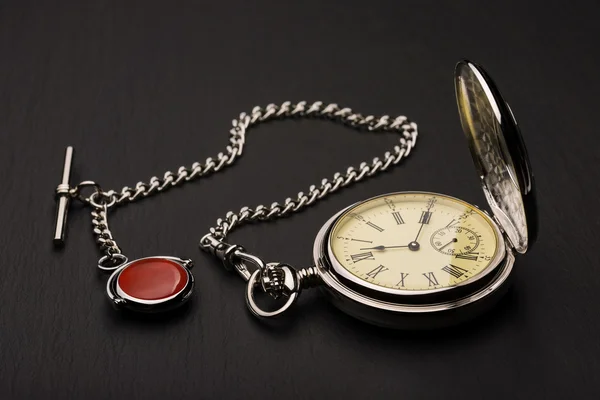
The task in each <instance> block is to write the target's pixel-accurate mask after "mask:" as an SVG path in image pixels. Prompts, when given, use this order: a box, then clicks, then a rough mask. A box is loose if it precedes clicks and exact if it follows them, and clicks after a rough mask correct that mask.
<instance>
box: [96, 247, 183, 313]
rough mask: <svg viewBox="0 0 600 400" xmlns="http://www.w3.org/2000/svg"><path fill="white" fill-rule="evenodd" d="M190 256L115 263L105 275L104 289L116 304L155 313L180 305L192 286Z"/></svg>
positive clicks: (150, 258) (133, 309)
mask: <svg viewBox="0 0 600 400" xmlns="http://www.w3.org/2000/svg"><path fill="white" fill-rule="evenodd" d="M190 268H192V261H191V260H182V259H180V258H176V257H146V258H140V259H138V260H133V261H130V262H127V263H125V264H123V265H122V266H120V267H118V268H117V269H116V270H115V271H114V272H113V273H112V275H111V276H110V278H108V282H107V284H106V292H107V294H108V297H109V299H110V300H111V301H112V302H113V304H114V305H115V306H116V307H117V308H126V309H129V310H132V311H137V312H145V313H154V312H162V311H168V310H171V309H173V308H176V307H179V306H180V305H182V304H184V303H185V302H186V301H187V300H189V298H190V296H191V294H192V291H193V289H194V276H193V275H192V273H191V272H190Z"/></svg>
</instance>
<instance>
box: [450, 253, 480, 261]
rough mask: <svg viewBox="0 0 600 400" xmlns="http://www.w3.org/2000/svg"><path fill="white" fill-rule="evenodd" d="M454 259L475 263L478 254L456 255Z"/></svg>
mask: <svg viewBox="0 0 600 400" xmlns="http://www.w3.org/2000/svg"><path fill="white" fill-rule="evenodd" d="M454 257H456V258H462V259H463V260H469V261H477V258H478V257H479V253H468V254H456V255H455V256H454Z"/></svg>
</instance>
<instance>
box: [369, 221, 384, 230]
mask: <svg viewBox="0 0 600 400" xmlns="http://www.w3.org/2000/svg"><path fill="white" fill-rule="evenodd" d="M367 225H369V226H370V227H371V228H373V229H377V230H378V231H379V232H383V228H381V227H379V226H377V225H375V224H374V223H372V222H371V221H369V222H367Z"/></svg>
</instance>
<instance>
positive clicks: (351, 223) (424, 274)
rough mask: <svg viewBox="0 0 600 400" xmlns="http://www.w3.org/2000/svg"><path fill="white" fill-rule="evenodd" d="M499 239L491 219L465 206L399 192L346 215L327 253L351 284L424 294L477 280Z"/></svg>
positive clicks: (434, 196)
mask: <svg viewBox="0 0 600 400" xmlns="http://www.w3.org/2000/svg"><path fill="white" fill-rule="evenodd" d="M500 240H502V239H501V238H500V237H499V232H498V230H497V228H495V226H494V225H493V222H492V221H491V220H490V218H489V217H488V216H486V215H485V214H484V213H482V212H481V211H480V210H478V209H477V208H475V207H473V206H471V205H470V204H468V203H465V202H463V201H461V200H458V199H455V198H452V197H448V196H444V195H440V194H435V193H420V192H403V193H395V194H389V195H385V196H381V197H377V198H374V199H371V200H367V201H366V202H364V203H360V204H358V205H357V206H355V207H353V208H351V209H349V210H348V211H346V212H345V213H344V214H343V215H342V216H341V217H340V218H339V219H338V221H337V222H336V223H335V225H334V226H333V228H332V230H331V234H330V237H329V248H330V253H331V256H333V257H335V259H336V260H337V261H338V263H339V264H340V265H341V266H342V267H343V268H344V270H345V271H346V272H347V273H348V274H350V276H352V277H354V278H355V279H354V280H357V279H358V280H359V281H360V282H367V283H368V284H370V285H375V286H376V287H380V288H385V289H387V290H388V291H389V290H390V289H391V290H403V291H427V290H436V289H442V288H449V287H453V286H456V285H460V284H461V283H466V282H468V281H470V280H473V279H476V278H478V277H480V276H482V275H483V274H484V273H485V272H487V271H488V270H489V268H488V267H490V266H491V265H493V264H494V262H496V261H497V260H496V258H497V252H498V247H499V241H500ZM348 274H346V275H348Z"/></svg>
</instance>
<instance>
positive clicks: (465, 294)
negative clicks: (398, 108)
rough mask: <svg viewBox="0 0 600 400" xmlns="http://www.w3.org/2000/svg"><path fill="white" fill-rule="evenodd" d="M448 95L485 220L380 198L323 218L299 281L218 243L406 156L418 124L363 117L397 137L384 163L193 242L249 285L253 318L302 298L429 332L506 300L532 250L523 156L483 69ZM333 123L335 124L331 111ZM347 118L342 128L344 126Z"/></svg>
mask: <svg viewBox="0 0 600 400" xmlns="http://www.w3.org/2000/svg"><path fill="white" fill-rule="evenodd" d="M455 90H456V99H457V103H458V111H459V114H460V120H461V123H462V128H463V131H464V134H465V136H466V138H467V141H468V144H469V148H470V150H471V154H472V157H473V160H474V163H475V167H476V169H477V172H478V174H479V177H480V181H481V186H482V188H483V192H484V194H485V197H486V199H487V202H488V205H489V209H490V211H491V212H488V211H486V210H483V209H480V208H478V207H477V206H475V205H472V204H469V203H468V202H466V201H463V200H460V199H457V198H455V197H451V196H448V195H444V194H438V193H432V192H416V191H401V192H394V193H388V194H384V195H380V196H377V197H374V198H371V199H367V200H364V201H361V202H358V203H356V204H353V205H351V206H349V207H347V208H345V209H343V210H341V211H339V212H338V213H336V214H335V215H334V216H333V217H331V218H330V219H329V220H328V221H327V222H326V223H325V224H324V225H323V227H322V228H321V229H320V231H319V232H318V234H317V237H316V240H315V243H314V248H313V261H314V265H312V266H309V267H305V268H299V269H296V268H293V267H292V266H290V265H288V264H285V263H279V262H273V263H265V262H264V261H263V260H262V259H260V258H259V257H257V256H255V255H253V254H251V253H248V252H246V250H245V249H244V248H243V247H242V246H239V245H235V244H228V243H226V242H225V237H226V236H227V234H228V233H229V232H230V231H231V230H232V229H234V228H235V227H236V226H238V225H240V224H241V223H244V222H252V221H264V220H271V219H274V218H277V217H281V216H285V215H287V214H289V213H291V212H294V211H299V210H301V209H303V208H304V207H306V206H308V205H311V204H313V203H314V202H316V201H317V200H319V199H320V198H322V197H324V196H325V195H327V194H329V193H331V192H334V191H336V190H337V189H339V188H340V187H343V186H346V185H348V184H350V183H353V182H357V181H360V180H362V179H363V178H365V177H368V176H371V175H373V174H374V173H376V172H379V171H382V170H386V169H387V168H388V167H389V166H390V165H394V164H397V163H398V162H399V161H400V160H401V159H402V158H404V157H405V156H407V155H408V154H409V153H410V150H411V149H412V147H413V146H414V145H415V144H416V138H417V129H416V124H414V123H411V122H408V120H406V119H405V118H404V117H399V118H401V119H400V120H394V121H396V123H395V124H390V122H391V121H390V120H389V117H385V116H384V117H381V118H375V117H370V120H369V121H367V122H366V123H365V124H366V125H367V126H368V127H369V128H371V130H376V129H377V128H382V127H383V128H384V129H385V130H391V129H390V128H395V130H396V131H398V132H400V133H401V134H402V138H401V141H400V146H396V148H395V151H394V153H389V152H388V153H386V154H385V156H384V159H383V160H380V159H375V160H374V161H373V163H372V164H370V165H369V164H367V163H363V164H361V166H360V167H359V168H358V169H357V170H356V169H354V168H350V169H349V170H348V172H347V173H346V175H342V174H336V175H334V177H333V179H331V180H327V179H325V180H323V182H322V184H321V185H320V186H318V187H317V186H312V187H311V188H310V190H309V192H308V194H304V193H299V195H298V197H297V198H296V199H290V198H288V199H287V200H286V202H285V203H284V204H279V203H273V204H272V205H271V207H265V206H258V207H256V208H248V207H244V208H242V209H241V210H240V211H239V212H238V213H233V212H230V213H228V214H227V216H226V217H225V218H224V219H220V220H218V221H217V226H216V227H214V228H212V229H211V230H210V232H209V233H208V234H207V235H205V236H204V237H203V238H202V239H201V241H200V247H201V248H202V249H204V250H206V251H208V252H210V253H212V254H214V255H215V256H217V257H218V258H220V259H221V260H222V261H223V264H224V265H225V267H226V268H228V269H231V270H234V271H237V272H238V273H239V274H240V276H241V277H242V278H243V279H244V280H246V281H247V289H246V302H247V305H248V307H249V309H250V311H251V312H252V313H253V314H254V315H256V316H258V317H261V318H270V317H275V316H278V315H281V314H282V313H284V312H285V311H286V310H288V309H289V308H290V307H291V306H292V305H293V304H294V303H295V302H296V300H297V298H298V295H299V294H300V292H301V290H302V289H306V288H309V287H320V288H321V289H322V291H323V292H324V293H325V295H326V297H327V298H329V299H330V300H331V302H332V303H333V304H334V305H335V306H336V307H338V308H339V309H340V310H342V311H344V312H346V313H348V314H350V315H352V316H354V317H356V318H358V319H360V320H363V321H366V322H369V323H372V324H375V325H380V326H384V327H392V328H403V329H404V328H431V327H439V326H446V325H451V324H456V323H459V322H461V321H464V320H466V319H469V318H472V317H474V316H476V315H478V314H481V313H482V312H484V311H486V310H487V309H488V308H489V307H490V306H492V305H493V304H494V303H495V302H496V301H497V300H498V299H499V298H500V296H502V294H503V293H505V292H506V290H507V289H508V287H509V285H510V283H511V280H512V278H513V276H514V262H515V258H516V256H517V255H518V254H524V253H526V252H527V251H528V249H530V248H531V246H532V244H533V243H534V242H535V238H536V234H537V210H536V200H535V185H534V178H533V174H532V171H531V167H530V163H529V158H528V155H527V150H526V147H525V144H524V143H523V139H522V137H521V134H520V131H519V128H518V126H517V123H516V121H515V118H514V116H513V113H512V111H511V109H510V107H509V105H508V103H506V102H505V101H504V99H503V97H502V96H501V94H500V92H499V91H498V89H497V87H496V85H495V84H494V82H493V81H492V79H491V78H490V76H489V75H488V74H487V73H486V72H485V71H484V69H483V68H482V67H481V66H479V65H477V64H475V63H472V62H470V61H461V62H459V63H458V64H457V66H456V69H455ZM278 111H279V110H277V109H275V110H274V111H273V113H277V112H278ZM334 111H335V112H333V115H335V113H336V112H338V117H339V115H340V114H339V111H340V110H339V109H337V108H336V109H335V110H334ZM349 113H350V114H346V116H347V115H353V114H352V113H351V111H350V112H349ZM342 114H343V113H342ZM326 116H329V115H326ZM244 118H245V115H242V118H241V120H242V121H243V120H244ZM364 118H365V117H363V116H362V115H360V114H356V115H353V117H352V119H351V121H352V122H354V121H358V123H361V122H364V121H363V119H364ZM367 118H369V117H367ZM251 119H252V118H251ZM343 122H347V120H343ZM241 125H242V128H241V129H246V128H247V126H245V125H244V124H243V123H242V124H241ZM352 125H355V124H352ZM234 126H238V127H239V126H240V122H239V121H238V122H236V123H235V124H234ZM260 293H267V294H269V295H270V296H271V297H272V298H274V299H279V303H277V304H276V306H275V307H274V308H268V309H266V308H265V307H264V306H262V305H259V304H263V303H259V302H258V301H257V299H256V298H257V295H258V294H260Z"/></svg>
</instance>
